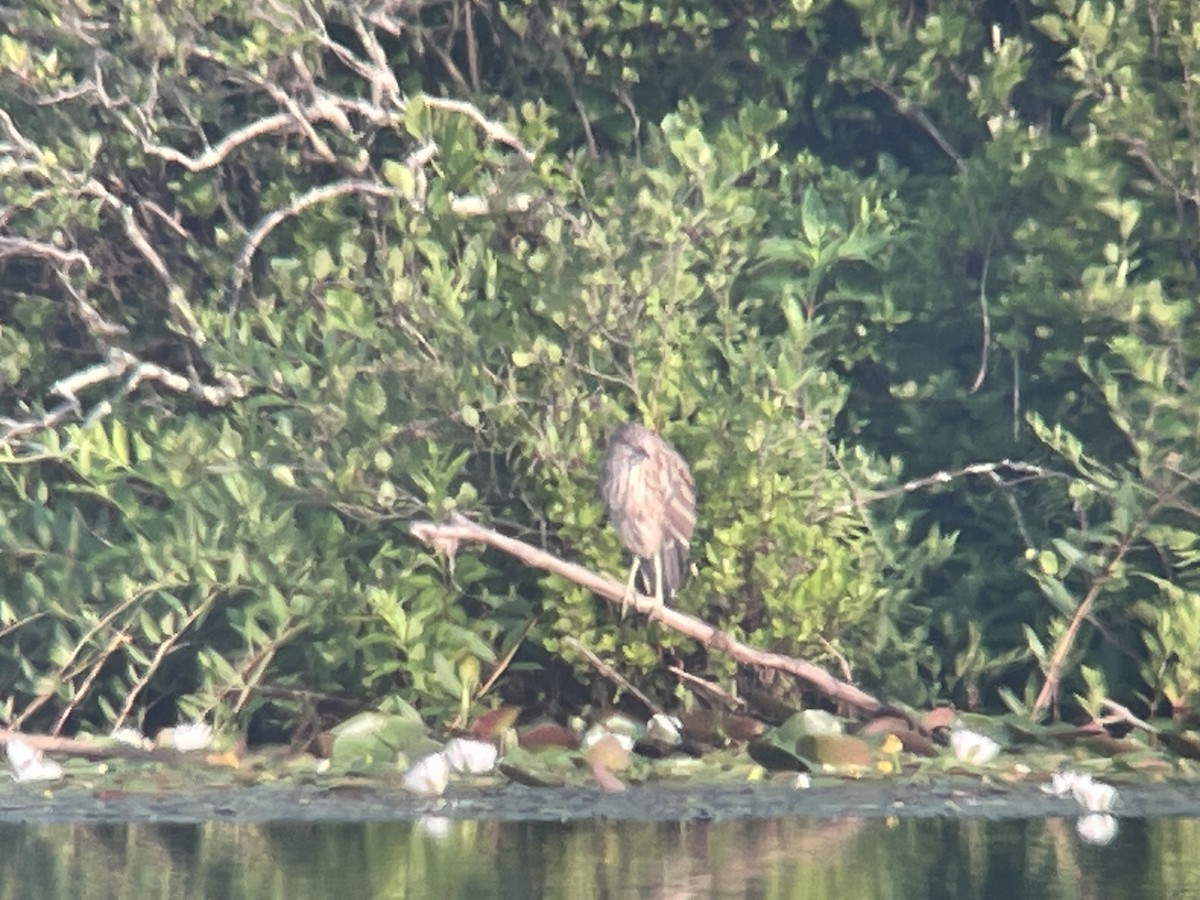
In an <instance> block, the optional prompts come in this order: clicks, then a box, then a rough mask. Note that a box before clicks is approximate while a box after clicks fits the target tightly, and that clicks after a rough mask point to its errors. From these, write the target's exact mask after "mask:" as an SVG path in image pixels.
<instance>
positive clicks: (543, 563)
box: [409, 513, 884, 714]
mask: <svg viewBox="0 0 1200 900" xmlns="http://www.w3.org/2000/svg"><path fill="white" fill-rule="evenodd" d="M409 530H410V531H411V533H412V535H413V536H414V537H415V538H417V539H418V540H420V541H422V542H424V543H426V544H429V545H431V546H432V545H433V544H434V543H435V542H436V541H446V540H452V541H467V542H472V543H483V544H487V545H488V546H489V547H494V548H495V549H497V550H500V551H502V552H504V553H507V554H509V555H510V556H513V557H515V558H516V559H519V560H520V561H521V562H523V563H525V564H526V565H528V566H532V567H534V568H538V569H545V570H546V571H548V572H552V573H553V574H555V575H559V576H561V577H563V578H566V579H568V580H569V581H573V582H575V583H576V584H580V585H583V586H584V587H585V588H587V589H588V590H591V591H594V592H595V593H597V594H599V595H600V596H601V597H603V598H604V599H605V600H607V601H608V602H609V603H611V604H612V605H614V606H620V605H621V604H622V602H623V601H624V600H625V598H626V594H625V585H623V584H622V583H620V582H618V581H614V580H612V579H611V578H604V577H602V576H600V575H597V574H596V573H595V572H592V571H591V570H590V569H586V568H584V567H583V566H580V565H576V564H575V563H569V562H566V561H564V560H561V559H559V558H558V557H556V556H553V555H552V554H550V553H547V552H545V551H544V550H539V549H538V548H537V547H534V546H532V545H530V544H526V543H525V542H524V541H518V540H516V539H515V538H510V537H506V536H504V535H502V534H500V533H499V532H496V531H493V530H492V529H490V528H484V527H483V526H482V525H477V524H476V523H474V522H472V521H471V520H470V519H468V518H466V517H465V516H462V515H460V514H457V513H455V514H454V515H452V517H451V521H450V524H448V525H440V524H438V523H436V522H414V523H412V525H411V526H410V528H409ZM629 605H631V606H633V607H634V608H635V609H636V610H637V611H638V612H641V613H647V614H649V613H651V612H653V613H654V618H655V621H657V622H659V623H661V624H662V625H663V626H665V627H667V628H671V629H674V630H675V631H678V632H679V633H680V634H684V635H687V636H688V637H690V638H693V639H695V640H697V641H701V642H702V643H705V644H707V645H709V646H710V647H712V648H713V649H715V650H719V651H721V652H723V653H726V654H727V655H729V656H730V657H732V658H733V659H735V660H737V661H738V662H740V663H744V664H745V665H749V666H763V667H766V668H771V669H778V670H780V671H783V672H787V673H789V674H791V675H795V676H796V677H797V678H800V679H802V680H804V681H806V682H808V684H810V685H811V686H812V687H814V688H816V689H817V690H818V691H820V692H821V693H823V694H825V695H826V696H828V697H830V698H832V699H834V700H836V701H838V702H840V703H844V704H846V705H847V706H850V707H853V708H855V709H857V710H859V711H860V712H862V713H865V714H873V713H876V712H879V711H880V710H882V709H883V708H884V707H883V704H882V703H881V702H880V701H878V700H876V699H875V698H874V697H872V696H871V695H870V694H867V693H865V692H864V691H862V690H860V689H859V688H857V687H855V686H854V685H852V684H847V683H845V682H843V681H838V680H837V679H836V678H834V677H833V676H832V675H830V674H829V673H828V672H826V671H825V670H824V669H822V668H820V667H818V666H814V665H813V664H812V663H808V662H805V661H804V660H801V659H796V658H794V657H791V656H785V655H783V654H782V653H770V652H765V651H760V650H755V649H754V648H752V647H749V646H747V645H746V644H743V643H742V642H741V641H738V640H736V639H735V638H732V637H730V636H729V635H727V634H725V633H724V632H721V631H718V630H717V629H716V628H714V627H713V626H711V625H709V624H708V623H707V622H704V621H702V620H700V619H698V618H696V617H695V616H691V615H688V614H687V613H683V612H680V611H679V610H676V609H671V608H670V607H664V606H659V605H658V604H657V603H656V601H655V599H654V598H653V597H647V596H644V595H641V594H638V595H636V596H635V597H633V598H632V600H631V601H630V604H629Z"/></svg>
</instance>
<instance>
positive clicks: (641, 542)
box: [600, 423, 696, 612]
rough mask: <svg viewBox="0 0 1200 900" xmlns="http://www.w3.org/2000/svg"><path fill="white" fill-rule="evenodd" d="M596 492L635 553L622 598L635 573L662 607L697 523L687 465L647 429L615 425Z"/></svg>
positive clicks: (682, 568) (675, 587)
mask: <svg viewBox="0 0 1200 900" xmlns="http://www.w3.org/2000/svg"><path fill="white" fill-rule="evenodd" d="M600 494H601V496H602V497H603V498H604V504H605V506H607V507H608V518H609V520H610V521H611V522H612V524H613V528H614V529H616V532H617V536H618V537H619V538H620V539H621V543H622V544H624V545H625V546H626V547H627V548H628V549H629V550H631V551H632V552H633V554H634V556H636V557H637V559H636V560H635V561H634V564H633V569H632V570H631V571H630V573H629V582H628V584H627V585H626V588H625V598H626V602H628V599H629V597H630V596H631V595H632V593H633V583H634V578H635V577H636V576H637V573H638V572H639V571H640V572H641V574H642V584H643V587H644V590H645V592H646V593H647V594H650V595H652V596H653V597H654V598H655V600H656V601H657V603H658V604H659V605H660V606H661V605H662V603H663V602H664V601H665V600H667V599H668V598H670V597H673V596H674V595H675V593H676V592H677V591H678V590H679V586H680V585H681V584H682V583H683V576H684V572H685V567H686V565H687V555H688V544H689V543H690V542H691V539H692V530H693V529H694V528H695V525H696V489H695V486H694V485H693V483H692V473H691V472H690V471H689V470H688V466H687V463H686V462H684V461H683V457H682V456H680V455H679V454H678V453H677V452H676V451H675V448H674V447H672V446H671V445H670V444H668V443H667V442H666V441H664V440H663V439H662V438H661V437H659V436H658V435H657V434H655V433H654V432H653V431H651V430H650V429H649V428H643V427H642V426H641V425H635V424H633V423H626V424H624V425H620V426H618V427H617V428H616V430H614V431H613V433H612V435H611V437H609V439H608V447H607V448H606V449H605V451H604V457H603V459H601V461H600ZM622 612H624V607H622Z"/></svg>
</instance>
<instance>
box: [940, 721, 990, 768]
mask: <svg viewBox="0 0 1200 900" xmlns="http://www.w3.org/2000/svg"><path fill="white" fill-rule="evenodd" d="M950 749H951V750H953V751H954V757H955V759H957V760H958V761H959V762H965V763H970V764H971V765H976V766H982V765H986V764H987V763H990V762H991V761H992V760H993V759H995V758H996V757H997V756H998V755H999V754H1000V745H999V744H997V743H996V742H995V741H993V740H992V739H991V738H990V737H988V736H987V735H984V734H980V733H979V732H978V731H971V730H970V729H969V728H956V729H954V731H952V732H950Z"/></svg>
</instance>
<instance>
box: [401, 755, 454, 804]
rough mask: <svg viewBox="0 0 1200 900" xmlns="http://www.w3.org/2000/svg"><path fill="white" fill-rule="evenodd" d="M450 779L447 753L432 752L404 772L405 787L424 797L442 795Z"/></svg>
mask: <svg viewBox="0 0 1200 900" xmlns="http://www.w3.org/2000/svg"><path fill="white" fill-rule="evenodd" d="M449 781H450V763H449V762H447V761H446V754H445V753H431V754H430V755H429V756H426V757H424V758H423V759H419V760H417V761H416V762H415V763H413V764H412V765H411V766H410V767H409V769H408V771H407V772H405V773H404V789H405V790H406V791H410V792H412V793H414V794H419V795H421V796H422V797H440V796H441V795H442V794H444V793H445V792H446V784H447V783H448V782H449Z"/></svg>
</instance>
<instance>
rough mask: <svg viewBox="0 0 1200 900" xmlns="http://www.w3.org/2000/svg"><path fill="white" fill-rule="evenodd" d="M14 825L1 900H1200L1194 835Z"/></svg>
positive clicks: (735, 824)
mask: <svg viewBox="0 0 1200 900" xmlns="http://www.w3.org/2000/svg"><path fill="white" fill-rule="evenodd" d="M1120 824H1121V827H1120V831H1119V833H1118V835H1117V836H1116V838H1115V839H1114V840H1113V842H1112V843H1111V844H1110V845H1108V846H1107V847H1095V846H1090V845H1088V844H1087V843H1085V842H1084V840H1082V839H1081V838H1080V836H1079V834H1078V833H1077V832H1076V828H1075V822H1074V820H1071V819H1045V820H1042V819H1037V820H1007V821H994V822H989V821H980V820H974V821H957V820H951V819H897V820H883V819H844V820H818V819H787V820H782V819H773V820H772V819H767V820H750V819H747V820H735V821H727V822H718V823H703V822H686V823H673V824H662V823H641V822H613V821H607V822H572V823H566V824H559V823H541V822H539V823H510V822H479V821H473V822H472V821H452V820H448V819H442V820H435V821H428V822H422V823H417V824H414V823H410V822H371V823H360V824H341V823H333V824H319V823H306V824H268V825H262V824H253V825H245V824H243V825H239V824H232V823H222V822H210V823H206V824H203V825H145V824H137V825H36V824H31V825H3V826H0V867H2V871H3V873H4V877H3V880H2V886H0V900H3V898H24V897H33V898H37V897H54V898H59V897H61V898H71V900H77V898H90V897H114V898H116V897H122V898H124V897H135V898H150V897H170V898H190V897H197V898H199V897H205V898H216V897H230V898H242V897H245V898H256V900H257V898H289V900H290V898H308V897H329V898H335V900H352V898H359V897H380V898H409V897H412V898H427V897H436V898H454V897H466V898H471V900H483V898H487V897H661V898H667V897H669V898H687V897H731V898H732V897H756V898H757V897H762V898H776V897H777V898H808V897H813V898H816V897H839V898H841V897H847V898H849V897H855V898H857V897H889V898H890V897H897V898H900V897H947V898H949V897H969V896H996V897H1014V896H1038V897H1064V898H1066V897H1071V898H1073V897H1101V896H1105V897H1133V896H1142V897H1159V896H1172V897H1182V896H1198V895H1200V857H1198V856H1197V854H1196V853H1195V851H1194V848H1195V847H1196V846H1197V845H1198V844H1200V819H1160V820H1140V819H1123V820H1121V823H1120Z"/></svg>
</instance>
